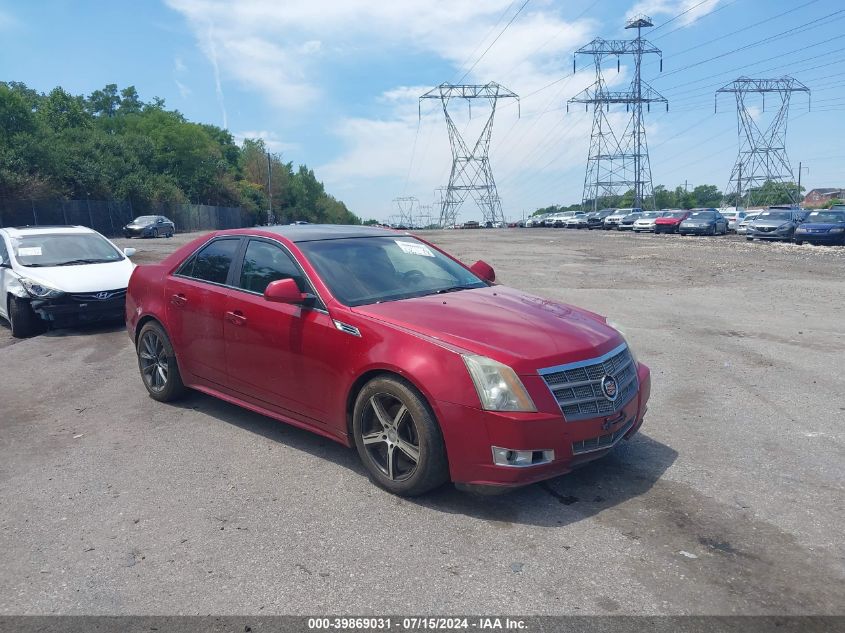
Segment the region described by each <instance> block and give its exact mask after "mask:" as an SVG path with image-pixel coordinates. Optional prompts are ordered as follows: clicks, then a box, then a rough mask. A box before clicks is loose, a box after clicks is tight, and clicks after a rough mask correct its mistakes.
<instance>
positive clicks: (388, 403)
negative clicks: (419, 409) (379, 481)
mask: <svg viewBox="0 0 845 633" xmlns="http://www.w3.org/2000/svg"><path fill="white" fill-rule="evenodd" d="M361 442H362V443H363V445H364V448H365V449H366V451H367V454H368V455H369V457H370V459H371V460H372V462H373V463H374V464H375V465H376V467H377V468H378V469H379V470H380V471H381V472H382V474H384V475H385V476H387V477H388V478H389V479H391V480H393V481H404V480H406V479H408V478H410V477H411V476H413V474H414V472H415V471H416V469H417V466H418V464H419V461H420V441H419V434H418V432H417V427H416V423H415V422H414V418H413V416H412V415H411V412H410V411H409V410H408V407H406V406H405V405H404V404H403V403H402V401H401V400H399V399H398V398H397V397H396V396H393V395H391V394H387V393H376V394H374V395H373V396H371V397H370V399H369V400H368V401H367V404H366V406H365V409H364V412H363V419H362V425H361Z"/></svg>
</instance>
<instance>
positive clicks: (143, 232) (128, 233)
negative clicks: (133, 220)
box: [123, 226, 153, 237]
mask: <svg viewBox="0 0 845 633" xmlns="http://www.w3.org/2000/svg"><path fill="white" fill-rule="evenodd" d="M152 234H153V229H152V227H150V226H145V227H144V228H142V229H130V228H128V227H123V235H124V237H149V236H150V235H152Z"/></svg>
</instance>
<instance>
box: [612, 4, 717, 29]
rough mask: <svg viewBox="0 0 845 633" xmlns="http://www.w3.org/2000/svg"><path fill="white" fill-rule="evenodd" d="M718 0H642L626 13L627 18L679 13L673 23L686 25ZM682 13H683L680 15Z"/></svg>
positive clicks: (706, 11)
mask: <svg viewBox="0 0 845 633" xmlns="http://www.w3.org/2000/svg"><path fill="white" fill-rule="evenodd" d="M719 2H720V0H704V2H702V0H643V1H642V2H638V3H637V4H635V5H634V6H633V7H632V8H631V9H630V10H629V11H628V13H627V17H628V18H632V17H634V16H635V15H639V14H645V15H647V16H649V17H651V18H653V17H655V16H658V15H665V14H671V15H672V16H675V15H680V17H679V18H678V19H677V20H676V21H675V22H673V23H672V24H673V25H677V26H688V25H690V24H692V23H693V22H695V21H696V20H698V19H699V18H701V17H703V16H705V15H707V14H708V13H710V12H711V11H713V10H714V9H715V8H716V6H717V5H718V4H719ZM681 14H683V15H681Z"/></svg>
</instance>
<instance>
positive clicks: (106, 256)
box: [12, 233, 123, 267]
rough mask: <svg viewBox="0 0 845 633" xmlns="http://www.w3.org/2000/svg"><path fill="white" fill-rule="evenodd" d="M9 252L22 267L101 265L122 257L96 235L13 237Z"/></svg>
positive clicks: (50, 234)
mask: <svg viewBox="0 0 845 633" xmlns="http://www.w3.org/2000/svg"><path fill="white" fill-rule="evenodd" d="M12 251H13V252H14V254H15V259H17V260H18V263H19V264H20V265H21V266H32V267H43V266H71V265H75V264H101V263H105V262H116V261H120V260H122V259H123V254H122V253H121V252H120V251H118V250H117V249H116V248H115V247H114V246H112V244H111V243H110V242H109V241H107V240H106V239H105V238H104V237H102V236H101V235H99V234H98V233H40V234H35V235H24V236H21V237H13V238H12Z"/></svg>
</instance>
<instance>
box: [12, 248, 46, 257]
mask: <svg viewBox="0 0 845 633" xmlns="http://www.w3.org/2000/svg"><path fill="white" fill-rule="evenodd" d="M40 255H41V247H40V246H22V247H20V248H19V249H18V257H39V256H40Z"/></svg>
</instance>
